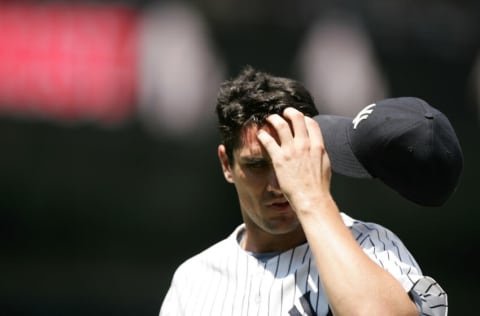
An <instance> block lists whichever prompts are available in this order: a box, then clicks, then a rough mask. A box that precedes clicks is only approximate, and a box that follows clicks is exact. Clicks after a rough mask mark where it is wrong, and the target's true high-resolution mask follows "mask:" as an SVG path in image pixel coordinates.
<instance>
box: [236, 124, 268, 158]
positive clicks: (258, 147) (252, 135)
mask: <svg viewBox="0 0 480 316" xmlns="http://www.w3.org/2000/svg"><path fill="white" fill-rule="evenodd" d="M259 130H265V131H266V132H268V133H269V134H270V135H272V136H273V137H275V138H276V133H275V130H274V129H273V128H272V127H271V126H269V125H263V126H258V125H255V124H251V125H248V126H245V127H244V128H243V129H242V132H241V134H240V146H239V147H238V148H237V149H236V150H235V152H237V154H238V155H239V156H240V158H241V157H250V156H257V157H259V156H261V157H266V156H268V155H267V153H266V151H265V148H264V147H263V145H262V144H261V143H260V141H259V140H258V138H257V133H258V131H259Z"/></svg>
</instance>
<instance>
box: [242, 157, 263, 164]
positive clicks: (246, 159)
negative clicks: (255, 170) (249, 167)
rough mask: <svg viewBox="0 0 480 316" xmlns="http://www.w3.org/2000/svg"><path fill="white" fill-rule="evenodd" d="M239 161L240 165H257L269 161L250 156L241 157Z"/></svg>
mask: <svg viewBox="0 0 480 316" xmlns="http://www.w3.org/2000/svg"><path fill="white" fill-rule="evenodd" d="M239 158H240V159H239V160H240V161H241V162H242V163H258V162H270V160H269V159H267V158H265V157H251V156H243V157H239Z"/></svg>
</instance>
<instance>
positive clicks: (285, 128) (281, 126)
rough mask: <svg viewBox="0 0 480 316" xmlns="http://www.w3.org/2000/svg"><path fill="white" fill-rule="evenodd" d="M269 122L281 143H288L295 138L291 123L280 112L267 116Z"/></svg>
mask: <svg viewBox="0 0 480 316" xmlns="http://www.w3.org/2000/svg"><path fill="white" fill-rule="evenodd" d="M267 122H268V123H269V124H270V125H271V126H272V127H273V128H274V129H275V132H276V134H277V136H278V140H279V142H280V144H286V143H288V142H291V141H292V140H293V132H292V129H291V128H290V124H289V123H288V122H287V121H286V120H285V119H284V118H283V117H281V116H280V115H278V114H272V115H270V116H268V117H267Z"/></svg>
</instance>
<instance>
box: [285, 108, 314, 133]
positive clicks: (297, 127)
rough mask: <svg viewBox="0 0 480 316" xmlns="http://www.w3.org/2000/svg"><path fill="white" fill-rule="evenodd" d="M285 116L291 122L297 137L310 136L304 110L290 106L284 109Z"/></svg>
mask: <svg viewBox="0 0 480 316" xmlns="http://www.w3.org/2000/svg"><path fill="white" fill-rule="evenodd" d="M283 117H284V118H285V119H286V120H287V121H288V122H289V123H290V125H291V129H292V131H293V135H294V137H295V138H297V137H298V138H308V129H307V126H306V124H305V115H304V114H303V113H302V112H300V111H299V110H297V109H295V108H292V107H289V108H286V109H285V110H284V111H283Z"/></svg>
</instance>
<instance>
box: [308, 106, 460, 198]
mask: <svg viewBox="0 0 480 316" xmlns="http://www.w3.org/2000/svg"><path fill="white" fill-rule="evenodd" d="M314 119H315V120H316V121H317V122H318V123H319V125H320V129H321V131H322V135H323V139H324V142H325V148H326V150H327V153H328V156H329V158H330V161H331V166H332V170H333V171H334V172H335V173H338V174H342V175H345V176H348V177H354V178H377V179H379V180H380V181H382V182H383V183H385V184H386V185H387V186H389V187H390V188H392V189H394V190H395V191H397V192H398V193H399V194H400V195H401V196H403V197H404V198H406V199H408V200H410V201H412V202H414V203H416V204H419V205H422V206H442V205H443V204H445V202H446V201H447V200H448V199H449V197H450V196H451V195H452V193H453V192H454V191H455V189H456V187H457V185H458V182H459V178H460V175H461V172H462V169H463V153H462V149H461V146H460V143H459V141H458V138H457V135H456V134H455V131H454V129H453V127H452V125H451V124H450V121H449V120H448V118H447V117H446V116H445V115H444V114H443V113H442V112H440V111H439V110H437V109H435V108H433V107H432V106H430V105H429V104H428V103H427V102H425V101H424V100H422V99H419V98H415V97H400V98H392V99H385V100H381V101H378V102H376V103H374V104H370V105H368V106H366V107H365V108H363V109H362V110H361V111H360V112H359V113H358V114H357V115H356V116H355V117H354V118H353V119H352V118H349V117H344V116H335V115H317V116H315V117H314Z"/></svg>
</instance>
